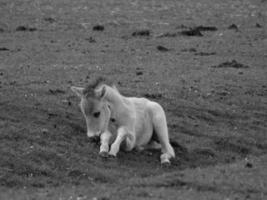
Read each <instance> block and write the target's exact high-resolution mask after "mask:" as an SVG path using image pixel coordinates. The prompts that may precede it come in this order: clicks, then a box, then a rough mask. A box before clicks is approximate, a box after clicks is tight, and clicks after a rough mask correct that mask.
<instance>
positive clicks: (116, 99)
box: [105, 86, 124, 107]
mask: <svg viewBox="0 0 267 200" xmlns="http://www.w3.org/2000/svg"><path fill="white" fill-rule="evenodd" d="M105 99H106V100H107V101H108V102H109V103H111V104H113V105H114V106H115V107H117V106H121V105H123V101H124V97H123V96H122V95H121V94H120V93H119V91H118V90H117V89H115V88H112V87H110V86H106V96H105Z"/></svg>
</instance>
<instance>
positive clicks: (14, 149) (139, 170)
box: [0, 0, 267, 200]
mask: <svg viewBox="0 0 267 200" xmlns="http://www.w3.org/2000/svg"><path fill="white" fill-rule="evenodd" d="M266 10H267V1H265V0H225V1H220V0H202V1H194V0H179V1H175V0H164V1H163V0H158V1H155V0H146V1H144V0H143V1H141V0H117V1H104V0H90V1H87V0H75V1H71V0H57V1H51V0H42V1H39V0H38V1H33V0H20V1H15V0H1V1H0V61H1V62H0V199H1V200H2V199H3V200H4V199H20V200H23V199H25V200H26V199H32V200H33V199H38V200H42V199H68V200H71V199H75V200H86V199H95V200H96V199H98V200H109V199H183V200H184V199H187V200H191V199H198V200H201V199H203V200H207V199H218V200H219V199H224V200H227V199H228V200H234V199H266V198H267V154H266V153H267V134H266V133H267V112H266V111H267V79H266V77H267V70H266V63H267V48H266V46H267V45H266V44H267V37H266V24H267V23H266V15H267V14H266ZM98 75H104V76H107V77H108V78H109V79H111V80H114V82H115V83H116V84H117V86H118V88H119V89H120V90H121V92H122V94H124V95H126V96H140V97H141V96H145V97H148V98H150V99H152V100H155V101H157V102H159V103H161V104H162V105H163V107H164V108H165V110H166V113H167V118H168V124H169V132H170V137H171V140H172V143H173V145H174V148H175V151H176V155H177V157H176V158H175V159H174V160H173V163H172V165H171V166H170V167H168V168H162V167H161V166H160V162H159V152H158V151H145V152H144V153H139V152H129V153H125V152H120V153H119V155H118V158H117V159H102V158H100V157H99V156H98V150H99V146H98V144H97V141H90V140H89V139H88V138H87V137H86V134H85V122H84V120H83V118H82V115H81V112H80V111H79V109H78V106H77V104H78V99H77V98H76V96H75V95H74V94H73V93H72V92H71V91H70V86H73V85H75V86H83V85H86V83H87V82H88V81H89V80H90V78H93V77H95V76H98Z"/></svg>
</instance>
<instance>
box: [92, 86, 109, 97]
mask: <svg viewBox="0 0 267 200" xmlns="http://www.w3.org/2000/svg"><path fill="white" fill-rule="evenodd" d="M106 91H107V89H106V86H104V85H103V86H101V87H100V88H98V89H96V90H95V96H96V97H97V98H100V99H102V98H103V97H104V96H105V94H106Z"/></svg>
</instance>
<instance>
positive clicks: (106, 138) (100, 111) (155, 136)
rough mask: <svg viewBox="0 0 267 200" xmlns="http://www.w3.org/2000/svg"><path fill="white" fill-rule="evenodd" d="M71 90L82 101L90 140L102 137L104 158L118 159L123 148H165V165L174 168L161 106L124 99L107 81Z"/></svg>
mask: <svg viewBox="0 0 267 200" xmlns="http://www.w3.org/2000/svg"><path fill="white" fill-rule="evenodd" d="M71 90H72V91H73V92H74V93H75V94H76V95H77V96H78V97H79V98H80V104H79V106H80V109H81V111H82V113H83V116H84V118H85V121H86V126H87V136H88V137H89V138H91V137H100V151H99V155H100V156H103V157H116V156H117V153H118V152H119V150H120V148H122V149H123V150H125V151H131V150H133V149H137V150H144V149H148V148H155V149H159V148H161V155H160V161H161V164H170V159H172V158H174V157H175V152H174V150H173V147H172V146H171V144H170V141H169V134H168V127H167V120H166V115H165V112H164V110H163V108H162V106H161V105H160V104H159V103H157V102H155V101H151V100H149V99H147V98H142V97H126V96H123V95H122V94H121V93H120V92H119V90H118V89H117V87H116V86H115V85H114V84H107V83H106V81H105V79H103V78H98V79H96V80H94V81H93V82H92V83H91V84H89V85H87V86H86V87H75V86H72V87H71Z"/></svg>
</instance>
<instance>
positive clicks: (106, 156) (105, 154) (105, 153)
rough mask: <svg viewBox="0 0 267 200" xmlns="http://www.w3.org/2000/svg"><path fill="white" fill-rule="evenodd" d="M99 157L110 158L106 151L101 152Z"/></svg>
mask: <svg viewBox="0 0 267 200" xmlns="http://www.w3.org/2000/svg"><path fill="white" fill-rule="evenodd" d="M99 156H100V157H102V158H108V157H109V155H108V152H105V151H102V152H99Z"/></svg>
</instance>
